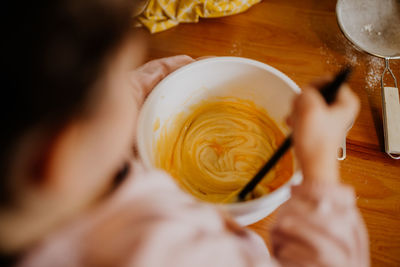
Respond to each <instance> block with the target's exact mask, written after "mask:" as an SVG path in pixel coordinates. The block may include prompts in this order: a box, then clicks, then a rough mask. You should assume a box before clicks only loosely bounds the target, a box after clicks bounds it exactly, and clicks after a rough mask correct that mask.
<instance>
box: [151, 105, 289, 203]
mask: <svg viewBox="0 0 400 267" xmlns="http://www.w3.org/2000/svg"><path fill="white" fill-rule="evenodd" d="M283 139H284V135H283V133H282V132H281V131H280V129H279V128H278V126H276V124H275V123H274V121H273V120H272V119H271V118H269V117H268V115H267V113H266V111H265V110H263V109H261V108H259V107H257V106H256V105H255V104H254V103H253V102H251V101H245V100H240V99H236V98H218V99H214V100H210V101H203V102H201V103H199V104H197V105H194V106H193V107H191V109H190V111H189V112H185V113H181V114H179V115H178V116H176V118H174V119H173V120H172V121H171V123H170V124H168V125H164V126H163V127H162V128H161V132H160V137H159V139H158V140H157V143H156V147H155V149H156V151H155V153H154V154H155V155H156V159H155V163H156V166H157V167H159V168H162V169H164V170H166V171H167V172H168V173H170V174H171V175H172V176H173V177H174V178H176V180H177V181H178V182H179V184H180V185H181V186H182V187H183V188H184V189H185V190H187V191H188V192H190V193H191V194H193V195H194V196H196V197H197V198H199V199H202V200H205V201H209V202H217V203H218V202H224V201H226V199H227V198H228V196H229V195H230V194H231V193H232V192H234V191H236V190H239V189H241V188H242V187H243V186H244V185H245V184H246V182H247V181H248V180H249V179H251V178H252V177H253V176H254V174H255V173H257V171H258V170H259V169H260V167H261V166H262V165H263V164H265V162H266V161H267V159H268V158H269V157H270V156H271V155H272V153H273V152H274V151H275V150H276V148H277V146H278V145H279V144H280V143H281V142H283ZM292 172H293V159H292V154H291V153H288V154H287V155H286V156H285V157H283V158H282V159H281V161H280V162H279V163H278V165H277V166H276V167H275V168H274V169H273V170H272V171H271V172H270V173H269V174H267V177H265V178H264V180H263V181H262V183H260V185H259V186H258V187H257V188H256V190H255V191H254V194H253V196H252V197H258V196H260V195H263V194H266V193H268V192H270V191H272V190H274V189H276V188H277V187H279V186H280V185H282V184H283V183H285V182H286V181H287V180H288V179H289V178H290V177H291V175H292Z"/></svg>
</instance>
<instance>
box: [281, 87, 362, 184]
mask: <svg viewBox="0 0 400 267" xmlns="http://www.w3.org/2000/svg"><path fill="white" fill-rule="evenodd" d="M325 82H326V81H325ZM318 87H320V86H318ZM358 110H359V101H358V98H357V96H356V95H355V94H354V93H353V92H352V91H351V90H350V88H349V87H348V86H347V85H344V86H342V88H341V89H340V90H339V92H338V95H337V97H336V101H335V102H334V103H332V104H331V105H330V106H328V105H327V104H326V102H325V101H324V99H323V97H322V96H321V95H320V93H319V92H318V91H317V89H316V87H312V86H309V87H306V88H304V90H303V92H302V93H301V94H300V95H299V96H298V97H297V98H296V99H295V100H294V103H293V110H292V114H291V115H290V118H289V119H288V123H289V125H290V126H292V127H293V139H294V149H295V153H296V156H297V158H298V160H299V163H300V166H301V168H302V170H303V174H304V177H305V179H306V180H307V179H330V180H337V178H338V170H337V160H336V155H337V150H338V147H339V146H340V143H341V141H342V139H343V138H344V136H345V134H346V131H347V129H348V127H349V126H350V124H351V123H352V122H353V120H354V119H355V117H356V116H357V113H358Z"/></svg>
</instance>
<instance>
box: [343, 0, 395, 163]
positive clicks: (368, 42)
mask: <svg viewBox="0 0 400 267" xmlns="http://www.w3.org/2000/svg"><path fill="white" fill-rule="evenodd" d="M336 15H337V20H338V24H339V26H340V28H341V30H342V32H343V34H344V35H345V36H346V37H347V39H349V40H350V41H351V42H352V43H353V44H354V45H355V46H356V47H357V48H358V49H359V50H361V51H364V52H367V53H369V54H371V55H373V56H376V57H380V58H383V59H384V60H385V69H384V71H383V73H382V76H381V87H382V107H383V123H384V135H385V150H386V153H387V154H389V156H391V157H392V158H394V159H400V102H399V92H398V86H397V80H396V77H395V75H394V74H393V71H392V70H391V69H390V64H389V61H390V60H391V59H400V0H338V2H337V5H336ZM386 74H389V75H390V76H391V77H392V79H393V82H394V86H393V87H387V86H385V84H384V77H385V75H386Z"/></svg>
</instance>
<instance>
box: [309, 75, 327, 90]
mask: <svg viewBox="0 0 400 267" xmlns="http://www.w3.org/2000/svg"><path fill="white" fill-rule="evenodd" d="M332 79H333V77H332V75H325V76H322V77H319V78H317V79H315V80H313V81H312V82H311V83H310V85H309V86H311V87H314V88H317V89H319V88H322V87H323V86H325V85H327V84H328V83H329V82H331V81H332Z"/></svg>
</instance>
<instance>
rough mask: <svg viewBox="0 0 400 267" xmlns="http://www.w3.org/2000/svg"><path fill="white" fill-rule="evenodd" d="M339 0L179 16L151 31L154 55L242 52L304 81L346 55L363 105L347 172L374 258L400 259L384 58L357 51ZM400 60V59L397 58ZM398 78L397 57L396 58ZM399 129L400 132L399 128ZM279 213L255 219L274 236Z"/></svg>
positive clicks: (377, 261)
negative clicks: (185, 20)
mask: <svg viewBox="0 0 400 267" xmlns="http://www.w3.org/2000/svg"><path fill="white" fill-rule="evenodd" d="M335 5H336V1H335V0H302V1H296V0H264V1H263V2H262V3H260V4H257V5H256V6H254V7H252V8H251V9H249V10H248V11H247V12H245V13H242V14H239V15H236V16H230V17H225V18H218V19H203V20H201V21H200V23H195V24H181V25H179V26H178V27H176V28H173V29H170V30H168V31H165V32H161V33H158V34H154V35H151V36H150V41H149V43H150V50H149V57H150V58H158V57H164V56H170V55H176V54H188V55H190V56H192V57H200V56H207V55H214V56H241V57H247V58H252V59H256V60H259V61H262V62H265V63H267V64H269V65H271V66H273V67H275V68H277V69H279V70H281V71H282V72H284V73H286V74H287V75H288V76H289V77H290V78H292V79H293V80H294V81H295V82H296V83H298V84H299V85H300V86H301V85H304V84H306V83H308V82H309V81H311V80H312V79H313V78H315V77H318V76H321V75H324V74H327V73H332V72H334V71H336V70H338V69H339V68H340V67H341V66H343V65H344V64H345V63H348V62H350V63H352V64H354V65H355V66H356V67H357V68H356V70H355V72H354V74H353V76H352V79H351V81H350V85H351V87H352V88H353V89H354V91H355V92H356V93H357V94H358V96H359V97H360V100H361V112H360V116H359V117H358V120H357V121H356V123H355V124H354V126H353V128H352V130H351V131H350V133H349V135H348V139H347V159H346V160H344V161H343V162H341V164H340V168H341V175H342V180H343V181H344V182H345V183H348V184H350V185H352V186H354V188H355V190H356V194H357V204H358V207H359V208H360V210H361V213H362V215H363V217H364V219H365V222H366V224H367V227H368V231H369V236H370V247H371V258H372V265H373V266H400V160H399V161H396V160H393V159H390V158H389V157H388V156H387V155H386V154H385V153H384V152H383V150H384V146H383V132H382V131H383V129H382V116H381V95H380V92H381V90H380V87H379V77H380V75H381V73H382V70H383V67H384V62H383V60H380V59H377V58H374V57H371V56H368V55H365V54H363V53H361V52H358V51H357V50H356V49H354V48H353V47H352V45H351V44H350V43H349V42H348V41H347V40H346V39H345V38H344V37H343V35H342V33H341V32H340V29H339V27H338V25H337V22H336V15H335ZM398 61H399V60H398ZM392 68H393V70H394V72H395V74H396V75H397V77H398V79H399V80H400V62H394V61H392ZM399 134H400V133H399ZM274 220H275V213H274V214H272V215H271V216H269V217H267V218H265V219H264V220H262V221H260V222H258V223H256V224H254V225H251V226H250V228H251V229H253V230H255V231H256V232H257V233H259V234H260V235H261V236H262V237H263V238H264V239H265V241H266V242H267V244H269V240H268V230H269V229H270V227H271V224H272V223H273V222H274Z"/></svg>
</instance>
